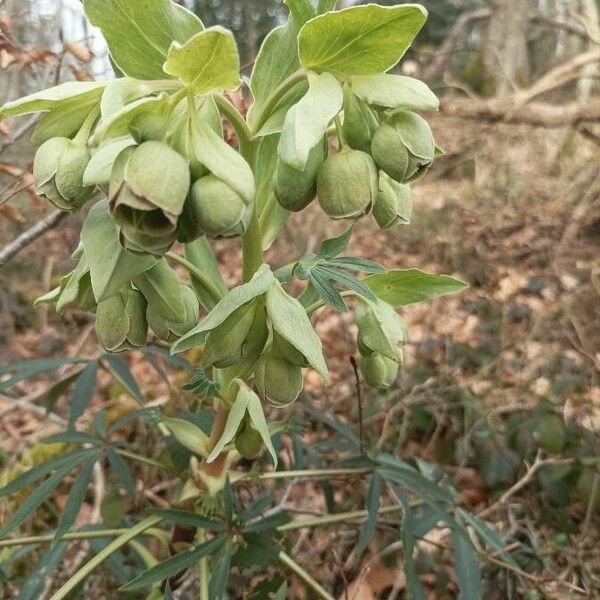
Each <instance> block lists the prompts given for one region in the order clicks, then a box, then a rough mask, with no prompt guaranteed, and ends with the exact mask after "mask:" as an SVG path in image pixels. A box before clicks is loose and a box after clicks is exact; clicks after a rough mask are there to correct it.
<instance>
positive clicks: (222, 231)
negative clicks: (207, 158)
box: [184, 175, 252, 237]
mask: <svg viewBox="0 0 600 600" xmlns="http://www.w3.org/2000/svg"><path fill="white" fill-rule="evenodd" d="M251 216H252V206H251V205H248V204H246V202H244V199H243V198H242V197H241V196H240V195H239V194H238V193H237V192H236V191H235V190H234V189H232V188H231V187H230V186H229V185H227V184H226V183H225V182H224V181H223V180H221V179H219V178H218V177H216V176H215V175H207V176H206V177H202V178H201V179H198V181H196V182H195V183H194V185H193V186H192V189H191V193H190V197H189V198H188V200H187V202H186V205H185V216H184V218H185V219H186V228H187V229H188V231H189V230H193V231H195V232H197V233H198V235H197V236H196V237H199V236H200V235H206V236H208V237H234V236H238V235H242V234H244V233H245V231H246V229H247V228H248V224H249V223H250V217H251Z"/></svg>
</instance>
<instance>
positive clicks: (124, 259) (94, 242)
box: [81, 200, 158, 302]
mask: <svg viewBox="0 0 600 600" xmlns="http://www.w3.org/2000/svg"><path fill="white" fill-rule="evenodd" d="M81 240H82V242H83V245H84V247H86V248H88V249H89V251H88V252H86V258H87V261H88V265H89V268H90V275H91V279H92V289H93V291H94V296H95V298H96V301H97V302H100V301H101V300H105V299H106V298H109V297H110V296H112V295H113V294H116V293H118V292H119V291H120V290H121V289H122V288H123V286H125V285H126V284H128V283H129V282H130V281H131V279H132V277H135V276H136V275H138V274H140V273H143V272H144V271H146V270H148V269H150V268H151V267H153V266H154V265H155V264H156V263H157V262H158V258H157V257H154V256H151V255H149V254H145V255H139V254H133V253H131V252H127V250H123V248H122V247H121V245H120V244H119V238H118V234H117V228H116V226H115V224H114V222H113V220H112V219H111V217H110V214H109V212H108V203H107V201H106V200H101V201H100V202H97V203H96V204H95V205H94V206H92V208H91V210H90V212H89V214H88V216H87V219H86V220H85V222H84V224H83V228H82V230H81Z"/></svg>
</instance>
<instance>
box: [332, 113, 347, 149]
mask: <svg viewBox="0 0 600 600" xmlns="http://www.w3.org/2000/svg"><path fill="white" fill-rule="evenodd" d="M333 122H334V123H335V132H336V134H337V139H338V143H339V149H340V150H341V149H342V148H344V147H345V146H346V145H347V144H346V137H345V136H344V128H343V127H342V121H341V120H340V116H339V115H336V117H335V118H334V119H333Z"/></svg>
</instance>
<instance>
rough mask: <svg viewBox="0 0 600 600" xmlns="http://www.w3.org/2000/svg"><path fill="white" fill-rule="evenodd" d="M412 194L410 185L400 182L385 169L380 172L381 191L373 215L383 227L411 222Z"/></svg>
mask: <svg viewBox="0 0 600 600" xmlns="http://www.w3.org/2000/svg"><path fill="white" fill-rule="evenodd" d="M411 212H412V194H411V191H410V186H408V185H406V184H403V183H398V182H397V181H395V180H393V179H392V178H391V177H390V176H389V175H387V174H386V173H385V172H384V171H380V172H379V193H378V194H377V199H376V200H375V206H373V216H374V217H375V221H377V225H379V227H381V229H391V228H392V227H396V226H397V225H407V224H408V223H410V216H411Z"/></svg>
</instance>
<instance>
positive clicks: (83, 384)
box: [69, 362, 98, 427]
mask: <svg viewBox="0 0 600 600" xmlns="http://www.w3.org/2000/svg"><path fill="white" fill-rule="evenodd" d="M97 372H98V363H97V362H91V363H90V364H89V365H88V366H87V367H86V368H85V369H84V370H83V371H82V372H81V375H80V376H79V377H78V378H77V381H76V382H75V387H74V388H73V394H72V396H71V403H70V409H69V427H74V425H75V422H76V421H77V419H79V417H81V415H83V413H84V412H85V410H86V408H87V407H88V406H89V404H90V402H91V400H92V395H93V393H94V390H95V389H96V373H97Z"/></svg>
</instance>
